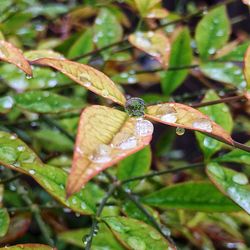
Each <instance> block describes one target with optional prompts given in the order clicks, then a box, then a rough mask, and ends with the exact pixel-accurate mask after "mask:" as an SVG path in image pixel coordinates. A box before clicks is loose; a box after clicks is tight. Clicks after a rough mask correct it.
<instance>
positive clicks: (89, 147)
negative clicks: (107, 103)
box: [67, 105, 153, 195]
mask: <svg viewBox="0 0 250 250" xmlns="http://www.w3.org/2000/svg"><path fill="white" fill-rule="evenodd" d="M152 133H153V125H152V124H151V123H150V122H149V121H146V120H143V119H140V118H139V119H136V118H130V117H129V116H128V115H127V114H126V113H124V112H122V111H119V110H116V109H112V108H108V107H104V106H97V105H96V106H91V107H88V108H86V109H85V110H84V111H83V113H82V114H81V117H80V123H79V126H78V134H77V139H76V145H75V150H74V158H73V165H72V169H71V173H70V176H69V178H68V182H67V194H68V195H71V194H73V193H75V192H77V191H79V190H80V189H81V187H83V186H84V185H85V184H86V183H87V182H88V180H90V179H91V178H92V177H94V176H95V175H97V174H98V173H99V172H101V171H102V170H104V169H105V168H108V167H110V166H112V165H114V164H115V163H117V162H118V161H120V160H121V159H123V158H125V157H126V156H128V155H130V154H132V153H134V152H136V151H138V150H140V149H142V148H143V147H145V146H146V145H147V144H149V142H150V141H151V137H152Z"/></svg>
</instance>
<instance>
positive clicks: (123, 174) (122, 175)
mask: <svg viewBox="0 0 250 250" xmlns="http://www.w3.org/2000/svg"><path fill="white" fill-rule="evenodd" d="M151 158H152V156H151V149H150V147H145V148H144V149H142V150H140V151H138V152H137V153H135V154H132V155H130V156H128V157H127V158H125V159H124V160H122V161H121V162H119V164H118V169H117V177H118V179H119V180H126V179H128V178H131V177H134V176H140V175H143V174H146V173H147V172H148V170H149V169H150V165H151ZM137 184H138V182H131V183H129V184H128V187H130V188H132V187H135V186H136V185H137Z"/></svg>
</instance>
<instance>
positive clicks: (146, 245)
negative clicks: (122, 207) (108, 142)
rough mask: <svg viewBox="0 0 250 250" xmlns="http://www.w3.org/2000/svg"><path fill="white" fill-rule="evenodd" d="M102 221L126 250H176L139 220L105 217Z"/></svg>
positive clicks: (155, 231)
mask: <svg viewBox="0 0 250 250" xmlns="http://www.w3.org/2000/svg"><path fill="white" fill-rule="evenodd" d="M103 220H104V222H105V223H106V224H107V225H108V226H109V228H110V229H111V231H112V232H113V234H114V235H115V237H116V238H117V239H118V240H119V241H120V242H121V243H122V244H123V245H124V246H125V247H126V248H128V249H136V250H147V249H154V250H163V249H169V250H174V249H176V248H175V247H174V246H171V245H170V243H169V242H168V241H167V240H166V239H165V238H164V237H163V236H162V235H161V234H160V233H159V232H158V231H157V230H156V229H154V228H153V227H151V226H150V225H148V224H146V223H144V222H141V221H139V220H136V219H131V218H126V217H105V218H103Z"/></svg>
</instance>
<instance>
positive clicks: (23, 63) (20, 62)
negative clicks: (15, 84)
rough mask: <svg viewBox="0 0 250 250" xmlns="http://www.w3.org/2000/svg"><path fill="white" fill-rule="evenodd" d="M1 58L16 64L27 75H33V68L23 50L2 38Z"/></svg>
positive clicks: (0, 44) (0, 43)
mask: <svg viewBox="0 0 250 250" xmlns="http://www.w3.org/2000/svg"><path fill="white" fill-rule="evenodd" d="M0 60H2V61H5V62H8V63H11V64H14V65H16V66H17V67H18V68H20V69H21V70H22V71H24V72H25V73H26V74H27V75H29V76H32V69H31V67H30V65H29V63H28V61H27V60H26V59H25V57H24V56H23V54H22V52H21V50H20V49H18V48H16V47H14V46H13V45H12V44H11V43H8V42H5V41H4V40H0Z"/></svg>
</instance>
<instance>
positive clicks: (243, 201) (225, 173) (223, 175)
mask: <svg viewBox="0 0 250 250" xmlns="http://www.w3.org/2000/svg"><path fill="white" fill-rule="evenodd" d="M207 174H208V177H209V178H210V180H211V181H212V182H213V183H214V184H215V186H216V187H217V188H218V189H219V190H220V191H221V192H222V193H224V194H225V195H227V196H228V197H229V198H230V199H232V200H233V201H234V202H235V203H236V204H238V205H239V206H240V207H242V208H243V209H244V210H245V211H246V212H247V213H248V214H250V185H249V184H248V177H247V176H246V175H245V174H243V173H240V172H237V171H235V170H232V169H229V168H224V167H222V166H220V165H219V164H216V163H210V164H209V165H208V166H207Z"/></svg>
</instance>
